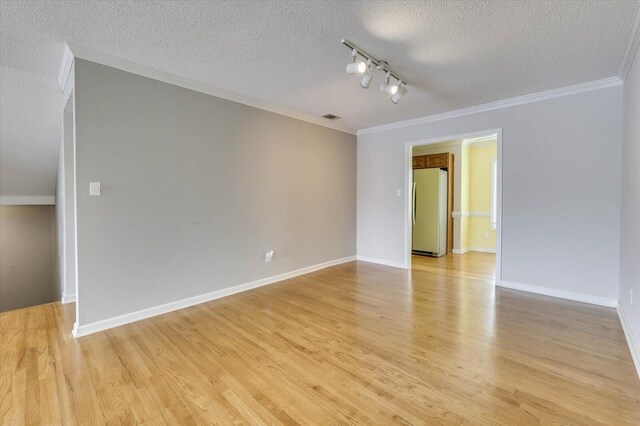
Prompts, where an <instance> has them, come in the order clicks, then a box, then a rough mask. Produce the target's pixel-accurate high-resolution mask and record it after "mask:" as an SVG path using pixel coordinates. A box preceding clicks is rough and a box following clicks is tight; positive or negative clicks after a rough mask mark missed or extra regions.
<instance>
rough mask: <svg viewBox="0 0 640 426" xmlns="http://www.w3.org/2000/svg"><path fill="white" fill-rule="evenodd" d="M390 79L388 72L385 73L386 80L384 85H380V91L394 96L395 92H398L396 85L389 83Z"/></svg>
mask: <svg viewBox="0 0 640 426" xmlns="http://www.w3.org/2000/svg"><path fill="white" fill-rule="evenodd" d="M390 78H391V74H390V73H389V71H387V79H386V81H385V82H384V83H382V84H381V85H380V91H381V92H385V93H388V94H390V95H395V94H396V92H397V91H398V85H397V84H391V83H389V79H390Z"/></svg>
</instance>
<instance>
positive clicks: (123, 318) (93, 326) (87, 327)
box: [73, 256, 356, 338]
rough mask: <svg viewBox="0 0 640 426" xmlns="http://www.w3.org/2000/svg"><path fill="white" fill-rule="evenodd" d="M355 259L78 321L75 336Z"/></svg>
mask: <svg viewBox="0 0 640 426" xmlns="http://www.w3.org/2000/svg"><path fill="white" fill-rule="evenodd" d="M354 260H356V256H349V257H343V258H341V259H335V260H330V261H328V262H324V263H319V264H317V265H312V266H308V267H306V268H301V269H297V270H295V271H291V272H285V273H283V274H279V275H274V276H272V277H267V278H262V279H260V280H256V281H251V282H249V283H245V284H240V285H237V286H234V287H229V288H223V289H221V290H216V291H212V292H210V293H205V294H201V295H198V296H193V297H189V298H186V299H182V300H177V301H175V302H169V303H165V304H164V305H159V306H153V307H151V308H146V309H142V310H140V311H136V312H131V313H128V314H124V315H120V316H117V317H113V318H109V319H106V320H102V321H97V322H94V323H90V324H84V325H80V326H78V325H77V323H76V325H75V326H74V329H73V336H74V337H76V338H77V337H82V336H86V335H89V334H93V333H97V332H99V331H104V330H108V329H110V328H114V327H119V326H121V325H125V324H129V323H132V322H136V321H140V320H143V319H147V318H151V317H155V316H157V315H162V314H166V313H169V312H172V311H176V310H178V309H183V308H188V307H189V306H194V305H199V304H201V303H204V302H209V301H211V300H216V299H220V298H222V297H226V296H231V295H232V294H236V293H241V292H243V291H247V290H251V289H254V288H258V287H262V286H266V285H269V284H274V283H277V282H279V281H284V280H287V279H289V278H294V277H297V276H300V275H304V274H308V273H311V272H314V271H318V270H320V269H324V268H328V267H330V266H335V265H340V264H342V263H347V262H352V261H354Z"/></svg>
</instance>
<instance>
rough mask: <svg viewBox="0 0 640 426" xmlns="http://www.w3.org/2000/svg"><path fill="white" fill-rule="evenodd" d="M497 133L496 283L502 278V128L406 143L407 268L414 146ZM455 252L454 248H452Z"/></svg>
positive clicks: (406, 262)
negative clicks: (409, 195)
mask: <svg viewBox="0 0 640 426" xmlns="http://www.w3.org/2000/svg"><path fill="white" fill-rule="evenodd" d="M491 134H495V135H496V143H497V144H498V227H497V229H496V278H495V282H496V284H497V283H498V282H500V280H501V279H502V129H501V128H500V129H489V130H482V131H478V132H472V133H463V134H460V135H450V136H442V137H438V138H433V139H428V140H418V141H413V142H407V143H405V144H404V184H405V200H404V201H405V202H404V228H403V229H404V265H403V267H404V268H405V269H411V198H410V197H408V196H406V194H411V190H412V186H413V173H412V172H413V167H412V165H411V159H412V152H413V147H414V146H419V145H431V144H437V143H440V142H443V141H450V140H453V139H469V138H477V137H480V136H486V135H491ZM452 252H453V250H452Z"/></svg>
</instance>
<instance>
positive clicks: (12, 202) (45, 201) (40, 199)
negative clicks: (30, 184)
mask: <svg viewBox="0 0 640 426" xmlns="http://www.w3.org/2000/svg"><path fill="white" fill-rule="evenodd" d="M55 203H56V197H55V195H35V196H29V195H26V196H23V195H2V196H0V204H2V205H3V206H5V205H6V206H23V205H31V204H33V205H51V204H55Z"/></svg>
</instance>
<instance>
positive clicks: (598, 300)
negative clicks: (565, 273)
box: [498, 280, 618, 308]
mask: <svg viewBox="0 0 640 426" xmlns="http://www.w3.org/2000/svg"><path fill="white" fill-rule="evenodd" d="M498 286H500V287H504V288H510V289H513V290H520V291H526V292H529V293H535V294H542V295H544V296H551V297H558V298H560V299H567V300H573V301H575V302H583V303H590V304H592V305H600V306H607V307H610V308H615V307H616V306H618V301H617V300H616V299H609V298H606V297H600V296H592V295H590V294H584V293H575V292H573V291H566V290H558V289H555V288H550V287H541V286H537V285H531V284H522V283H516V282H513V281H504V280H501V281H499V282H498Z"/></svg>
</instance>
